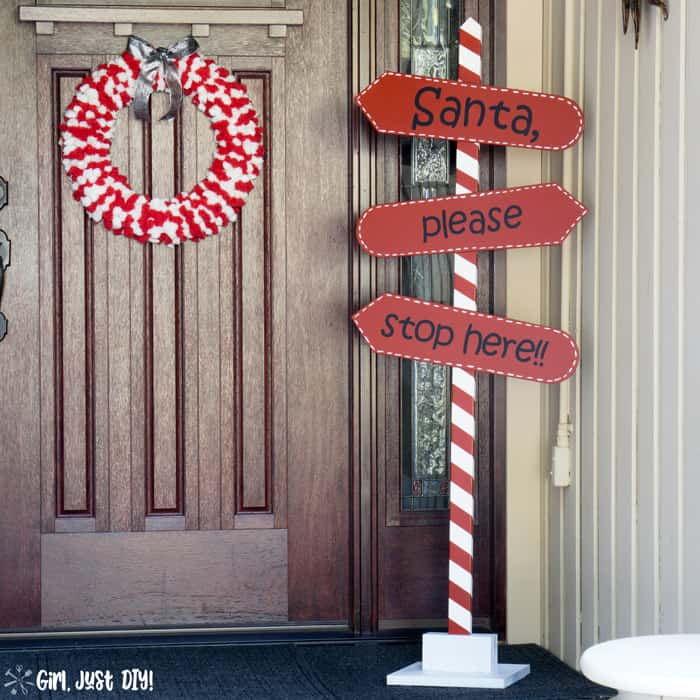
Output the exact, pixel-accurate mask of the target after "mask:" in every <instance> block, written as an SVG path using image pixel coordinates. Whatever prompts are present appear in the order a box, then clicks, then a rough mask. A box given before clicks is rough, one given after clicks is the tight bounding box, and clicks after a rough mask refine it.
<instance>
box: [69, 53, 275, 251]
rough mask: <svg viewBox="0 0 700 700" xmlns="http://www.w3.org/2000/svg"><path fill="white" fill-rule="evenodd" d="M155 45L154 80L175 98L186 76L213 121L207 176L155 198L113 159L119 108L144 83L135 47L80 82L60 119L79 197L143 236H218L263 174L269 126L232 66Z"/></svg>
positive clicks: (150, 77)
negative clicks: (176, 54)
mask: <svg viewBox="0 0 700 700" xmlns="http://www.w3.org/2000/svg"><path fill="white" fill-rule="evenodd" d="M139 41H142V40H139ZM142 43H143V44H144V45H145V46H148V48H149V49H153V47H151V46H150V45H148V44H145V42H142ZM196 46H197V45H196V43H194V48H196ZM171 48H172V47H171ZM156 52H159V54H158V56H157V57H156V63H157V64H158V67H157V68H156V67H154V66H155V63H153V61H152V62H151V69H152V70H151V71H150V74H147V75H146V80H147V83H148V85H147V87H148V88H151V87H152V89H153V90H154V91H158V90H161V91H167V92H170V93H171V100H172V99H173V93H174V92H177V91H179V89H180V87H179V85H177V84H176V85H173V82H174V81H178V78H179V81H178V82H179V84H181V86H182V88H181V89H182V91H183V92H184V94H185V95H188V96H190V97H191V98H192V102H193V103H194V104H195V105H196V106H197V108H198V109H199V110H200V111H201V112H203V113H204V114H206V115H207V117H209V119H210V120H211V124H212V129H213V130H214V133H215V138H216V154H215V155H214V159H213V162H212V164H211V167H210V168H209V171H208V172H207V174H206V176H205V177H204V179H203V180H201V181H200V182H198V183H197V184H196V185H195V187H194V188H193V189H192V190H190V191H189V192H182V193H179V194H176V195H175V196H174V197H173V198H171V199H158V198H155V197H153V198H152V197H149V196H147V195H145V194H139V193H137V192H135V191H134V190H133V189H132V188H131V186H130V185H129V182H128V180H127V178H126V177H125V175H124V174H123V173H121V172H120V171H119V169H118V168H117V167H116V166H115V165H114V164H113V163H112V160H111V156H110V146H111V143H112V137H113V134H114V124H115V121H116V117H117V112H118V111H119V110H120V109H122V108H123V107H127V106H128V105H129V104H130V103H131V101H132V100H133V99H134V95H135V94H136V92H137V85H138V89H139V90H142V89H143V78H144V61H143V60H140V58H139V57H138V56H135V55H133V54H132V53H131V52H130V51H128V50H127V51H125V52H124V53H123V54H122V56H121V57H120V58H118V59H116V60H115V61H112V62H111V63H108V64H105V65H100V66H98V67H97V68H96V69H95V70H94V71H93V72H92V73H91V74H90V75H89V76H87V77H86V78H85V80H83V82H82V83H81V84H80V85H79V86H78V88H77V91H76V94H75V97H74V98H73V100H72V102H71V103H70V105H69V106H68V108H67V110H66V112H65V115H64V120H63V123H62V124H61V126H60V129H61V131H62V140H61V146H62V150H63V165H64V168H65V171H66V173H67V174H68V177H69V178H70V179H71V181H72V188H73V196H74V197H75V199H76V200H78V201H79V202H80V203H81V204H82V205H83V206H84V207H85V209H86V210H87V211H88V213H89V216H90V217H91V218H92V219H93V220H94V221H96V222H100V221H101V222H102V223H103V224H104V226H105V227H106V228H108V229H109V230H110V231H112V232H113V233H115V234H117V235H124V236H127V237H128V238H135V239H136V240H138V241H141V242H142V243H145V242H148V241H150V242H152V243H164V244H166V245H176V244H178V243H180V241H184V240H193V241H198V240H200V239H202V238H205V237H207V236H213V235H215V234H216V233H218V231H219V229H220V228H221V227H223V226H225V225H226V224H228V223H231V222H233V221H235V220H236V218H237V215H238V212H239V211H240V209H241V207H242V206H243V204H244V202H245V200H246V197H247V195H248V193H249V192H250V191H251V190H252V189H253V180H254V179H255V177H257V175H259V174H260V169H261V167H262V155H263V146H262V129H261V127H260V125H259V123H258V119H257V115H256V113H255V110H254V108H253V106H252V104H251V102H250V100H249V99H248V97H247V95H246V89H245V87H244V86H243V85H241V84H240V83H239V82H237V81H236V79H235V78H234V77H233V76H232V75H231V74H230V73H229V71H227V70H226V69H225V68H223V67H221V66H219V65H217V64H216V63H215V62H214V61H212V60H210V59H207V58H204V57H202V56H200V55H199V54H198V53H196V52H195V53H189V55H186V56H183V57H181V58H174V57H173V56H174V55H170V59H169V61H168V63H166V58H165V56H166V50H165V49H154V50H153V53H152V54H151V56H155V55H156ZM168 70H169V71H170V75H168ZM164 73H165V75H164ZM175 88H177V89H175ZM176 97H177V98H179V95H176ZM171 112H172V109H171ZM170 116H172V114H171V113H170V112H169V114H168V117H170Z"/></svg>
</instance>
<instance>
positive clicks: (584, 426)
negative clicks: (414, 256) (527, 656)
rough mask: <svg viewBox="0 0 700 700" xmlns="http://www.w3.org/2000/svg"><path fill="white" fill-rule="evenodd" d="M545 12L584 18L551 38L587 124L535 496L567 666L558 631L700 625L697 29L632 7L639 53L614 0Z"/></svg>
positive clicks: (554, 632) (677, 10)
mask: <svg viewBox="0 0 700 700" xmlns="http://www.w3.org/2000/svg"><path fill="white" fill-rule="evenodd" d="M556 6H557V7H558V8H559V11H560V12H561V13H563V14H564V15H565V16H566V13H574V14H575V15H576V16H577V17H579V16H580V15H581V11H583V21H579V23H578V25H580V27H581V28H580V29H577V31H574V32H571V31H567V32H566V33H565V43H566V42H580V41H581V40H583V42H584V43H583V46H584V50H583V55H582V56H580V55H579V54H578V52H572V51H571V50H570V49H568V50H567V48H566V46H565V47H564V48H563V50H562V52H563V55H564V57H565V58H566V60H567V62H571V61H577V62H578V67H579V69H580V70H581V75H582V78H581V83H582V84H580V85H576V86H574V87H573V88H571V86H569V88H570V89H569V93H570V94H571V96H573V97H575V98H576V97H577V96H578V97H580V95H583V96H584V97H583V107H584V112H585V113H586V118H587V127H586V132H585V135H584V142H583V147H582V152H583V168H582V170H581V171H580V172H579V177H578V180H577V179H576V178H574V179H575V180H576V181H575V182H573V186H574V187H576V188H577V189H576V190H575V191H577V192H579V193H580V194H581V198H582V200H583V201H584V202H585V203H586V204H587V205H588V206H589V208H590V209H591V213H590V215H589V216H588V217H587V218H586V219H585V220H584V222H583V224H582V226H581V227H580V235H581V240H580V246H579V251H578V259H577V267H578V275H579V276H580V284H579V285H578V289H579V298H578V300H577V303H578V304H579V311H580V326H579V327H578V328H577V329H576V332H577V336H578V338H579V341H580V345H581V349H582V362H581V370H580V380H579V385H580V396H579V397H575V400H573V401H572V406H571V412H572V420H573V423H574V425H576V426H577V428H578V430H579V433H580V434H579V436H578V440H577V445H578V450H577V455H576V459H575V470H576V474H575V478H574V479H573V480H572V486H570V487H569V488H568V489H567V490H566V491H565V492H562V493H560V492H558V490H556V489H553V490H552V491H551V493H550V494H549V499H550V503H551V508H550V510H549V516H548V517H549V522H548V523H547V532H548V537H549V547H548V556H549V560H548V567H549V570H548V572H547V574H548V575H547V580H548V582H549V595H548V602H549V604H550V610H549V614H548V622H549V629H548V630H547V639H548V643H549V646H550V648H551V649H552V651H554V652H555V653H557V654H559V655H560V656H562V657H563V658H565V659H566V660H567V661H568V662H570V663H572V664H573V663H576V661H577V659H576V658H575V657H576V656H577V654H572V649H573V648H574V645H573V644H572V642H571V640H570V635H571V634H572V629H571V628H572V627H573V634H575V635H578V639H577V644H576V645H575V648H577V649H581V650H583V649H586V648H587V647H589V646H591V645H592V644H595V643H597V642H599V641H604V640H606V639H611V638H615V637H621V636H626V635H630V634H651V633H656V632H664V633H672V632H678V631H685V632H699V631H700V610H699V609H698V607H697V605H695V604H694V598H695V591H696V586H697V584H696V583H695V582H696V581H697V580H700V550H698V548H697V544H696V543H697V540H698V537H700V510H699V509H698V508H696V507H694V498H695V494H697V493H698V492H699V491H700V467H699V466H698V465H700V431H698V430H697V429H695V426H696V425H697V424H698V423H700V407H698V405H697V402H696V401H695V394H696V392H695V391H694V389H695V388H696V387H698V386H699V385H700V360H696V359H695V358H700V331H699V330H698V328H700V324H698V322H697V318H696V313H695V304H693V303H692V301H693V300H694V299H695V298H697V297H698V296H699V295H700V276H698V275H697V274H696V273H695V271H696V270H697V269H698V267H700V240H699V239H698V236H696V235H693V234H694V231H693V230H692V229H691V228H690V226H692V222H694V221H695V220H697V218H698V217H700V198H698V197H693V196H691V195H687V194H686V193H693V192H697V191H699V190H700V168H699V167H698V164H697V162H696V160H694V159H692V157H689V156H690V155H692V154H693V152H694V151H693V149H695V150H696V149H697V145H696V144H697V141H696V140H695V134H694V133H693V131H692V129H693V126H694V124H695V123H696V122H697V121H698V120H700V85H698V82H697V81H694V82H693V81H692V79H691V78H692V72H691V71H692V67H693V66H698V65H700V43H699V42H697V41H689V40H688V39H689V38H690V37H694V36H699V35H700V3H691V2H689V1H688V0H679V1H678V2H675V3H673V5H672V6H671V16H670V18H669V20H668V22H664V21H663V20H662V17H661V13H660V12H659V11H658V9H657V8H653V7H651V6H647V4H646V3H643V22H642V28H641V37H640V45H639V50H638V51H635V49H634V37H633V36H629V35H628V36H623V34H622V31H621V21H620V11H619V3H611V2H605V1H603V0H570V1H569V2H566V3H561V4H559V3H556ZM578 25H577V26H578ZM550 26H551V27H552V28H553V27H556V26H557V23H556V22H551V23H550ZM582 37H583V38H582ZM552 60H556V56H553V58H552ZM567 69H568V68H567ZM567 69H565V70H567ZM571 185H572V183H570V182H569V183H567V186H569V187H571ZM555 303H556V300H555ZM577 486H578V487H579V488H580V490H578V491H577ZM579 514H580V515H579ZM576 538H578V540H577V539H576ZM572 543H573V544H572ZM572 546H573V547H574V549H573V550H572ZM572 552H573V553H572ZM572 556H574V557H579V560H578V562H576V561H575V560H574V562H573V563H572ZM576 564H578V566H577V565H576ZM579 590H580V596H578V591H579ZM577 615H580V622H581V624H580V625H573V624H572V623H573V621H574V620H576V616H577ZM564 623H565V624H564ZM565 627H566V630H565V629H564V628H565Z"/></svg>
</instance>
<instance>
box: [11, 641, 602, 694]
mask: <svg viewBox="0 0 700 700" xmlns="http://www.w3.org/2000/svg"><path fill="white" fill-rule="evenodd" d="M499 651H500V654H499V660H500V661H501V662H505V663H529V664H530V665H531V667H532V672H531V674H530V675H529V676H528V677H527V678H525V679H523V680H522V681H520V682H519V683H516V684H515V685H513V686H511V687H510V688H508V689H506V690H465V689H443V688H404V687H395V686H394V687H387V686H386V675H387V673H391V672H392V671H396V670H398V669H399V668H402V667H403V666H407V665H408V664H410V663H413V662H414V661H418V660H420V645H419V644H415V643H379V642H377V643H370V642H360V643H348V644H317V645H303V644H278V645H268V646H196V647H192V646H189V647H188V646H162V647H154V646H144V647H134V646H131V647H126V648H92V649H88V648H80V647H76V648H56V649H45V648H44V649H36V650H32V649H27V648H25V649H24V650H21V651H20V650H18V651H10V650H6V651H0V700H4V698H27V699H30V698H52V699H68V698H71V697H72V698H80V699H81V700H82V699H88V698H91V699H92V698H95V699H96V700H108V699H109V698H152V699H153V700H199V699H200V698H202V699H204V698H206V699H207V700H218V699H219V698H221V699H222V700H223V699H227V698H240V699H241V700H244V699H245V700H258V699H260V700H263V699H264V700H276V699H277V698H281V699H282V698H299V699H302V698H303V699H304V700H311V699H312V698H358V699H360V698H361V699H362V700H364V699H365V698H370V699H373V698H401V699H403V698H481V699H482V700H491V699H496V698H503V699H504V700H505V699H507V700H516V699H517V700H533V699H534V700H594V699H598V698H601V699H602V698H610V697H613V696H614V695H615V692H614V691H612V690H609V689H607V688H602V687H600V686H598V685H595V684H593V683H590V682H589V681H588V680H586V679H585V678H584V677H583V676H582V675H580V674H579V673H576V672H575V671H574V670H572V669H571V668H569V667H568V666H566V665H565V664H563V663H561V662H560V661H559V660H558V659H557V658H556V657H554V656H553V655H552V654H550V653H548V652H547V651H545V650H544V649H542V648H540V647H538V646H536V645H534V644H524V645H517V646H503V647H500V650H499ZM132 669H141V670H142V671H144V670H145V671H148V670H150V671H152V672H153V674H152V679H153V690H145V691H142V690H136V691H133V690H126V689H123V688H122V687H121V686H122V675H121V672H122V671H123V670H127V671H130V673H129V674H127V680H134V679H135V678H136V674H134V673H133V671H132ZM41 670H44V671H65V672H66V676H67V683H68V684H69V685H70V686H71V688H72V690H71V692H70V693H67V692H63V691H62V690H44V691H42V692H40V691H39V690H38V689H37V688H36V685H35V684H36V683H37V681H38V680H39V679H38V678H37V673H38V672H39V671H41ZM81 670H83V671H107V670H109V671H111V672H112V674H113V675H114V688H113V690H111V691H108V690H106V689H103V690H102V691H100V692H98V691H94V690H93V691H90V690H83V691H80V692H79V691H78V687H77V684H78V679H79V676H80V671H81ZM129 676H131V678H129ZM140 680H141V681H142V682H144V683H148V681H149V679H148V676H147V675H146V674H145V675H144V676H142V677H141V678H140ZM146 687H147V686H146ZM12 691H15V692H14V693H12Z"/></svg>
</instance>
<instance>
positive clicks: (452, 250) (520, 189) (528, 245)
mask: <svg viewBox="0 0 700 700" xmlns="http://www.w3.org/2000/svg"><path fill="white" fill-rule="evenodd" d="M548 189H557V190H559V192H561V193H562V194H564V195H565V196H566V197H567V198H568V199H570V200H571V201H572V202H573V203H574V204H575V205H576V206H577V207H578V208H579V209H580V212H581V213H580V214H579V215H578V217H577V218H576V219H575V220H574V222H573V224H571V226H569V228H567V229H566V231H564V234H563V235H562V236H561V238H559V239H558V240H556V241H538V242H533V243H513V244H508V243H504V244H500V245H492V244H490V243H485V244H484V245H478V244H477V245H473V246H455V247H452V248H435V249H433V248H431V249H430V250H420V249H419V250H411V251H402V252H400V253H382V252H378V251H376V250H374V249H373V248H371V247H370V246H369V244H368V243H367V241H366V240H365V237H364V235H363V231H364V225H365V219H367V218H368V217H369V215H370V214H371V213H372V212H375V211H378V210H380V209H395V208H396V207H411V206H415V205H418V206H419V207H420V205H423V206H425V203H426V202H430V203H437V202H449V201H452V200H455V199H459V200H465V199H466V200H470V199H477V198H479V197H490V196H493V195H500V194H504V193H508V194H510V193H515V192H528V191H532V190H548ZM586 214H588V209H587V208H586V207H584V206H583V205H582V204H581V202H579V201H578V200H577V199H576V198H575V197H574V196H573V195H571V194H570V193H569V192H567V191H566V190H565V189H564V188H563V187H561V186H560V185H558V184H556V183H554V182H550V183H546V184H542V185H528V186H526V187H511V188H509V189H503V190H487V191H486V192H475V193H472V194H456V195H450V196H448V197H437V198H434V199H430V200H426V199H417V200H410V201H406V202H394V203H392V204H378V205H376V206H374V207H370V208H369V209H367V210H366V211H365V212H364V213H363V214H362V216H361V217H360V219H359V221H358V222H357V230H356V234H355V237H356V238H357V241H358V243H359V244H360V245H361V246H362V248H363V250H365V251H366V252H367V253H369V254H370V255H374V256H375V257H378V258H398V257H402V256H405V255H437V254H440V253H468V252H472V251H479V250H502V249H506V248H508V249H510V248H535V247H538V246H548V245H560V244H561V243H563V242H564V240H565V239H566V237H567V236H568V235H569V233H570V232H571V231H572V230H573V229H575V228H576V226H578V223H579V222H580V221H581V219H583V217H584V216H586Z"/></svg>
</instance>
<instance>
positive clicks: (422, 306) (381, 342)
mask: <svg viewBox="0 0 700 700" xmlns="http://www.w3.org/2000/svg"><path fill="white" fill-rule="evenodd" d="M353 321H354V322H355V325H356V326H357V327H358V329H359V331H360V333H362V335H363V337H364V339H365V340H366V341H367V342H368V343H369V345H370V347H371V348H372V350H374V351H375V352H377V353H380V354H383V355H394V356H396V357H405V358H407V359H410V360H420V361H422V362H432V363H434V364H438V365H449V366H451V367H462V368H463V369H471V370H478V371H481V372H490V373H492V374H503V375H505V376H508V377H518V378H520V379H530V380H532V381H535V382H546V383H553V382H561V381H563V380H564V379H567V378H568V377H570V376H571V375H572V374H573V373H574V370H575V369H576V366H577V364H578V357H579V352H578V347H577V346H576V342H575V341H574V339H573V338H572V337H571V336H569V335H567V334H566V333H563V332H562V331H560V330H557V329H555V328H549V327H547V326H538V325H535V324H532V323H525V322H523V321H513V320H511V319H509V318H502V317H501V316H488V315H486V314H480V313H477V312H475V311H466V310H464V309H457V308H454V307H452V306H444V305H442V304H433V303H430V302H426V301H421V300H419V299H412V298H410V297H402V296H397V295H395V294H383V295H382V296H380V297H378V298H377V299H375V300H374V301H373V302H371V303H370V304H368V305H367V306H365V307H364V308H363V309H361V310H360V311H358V312H357V313H356V314H355V315H354V316H353Z"/></svg>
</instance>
